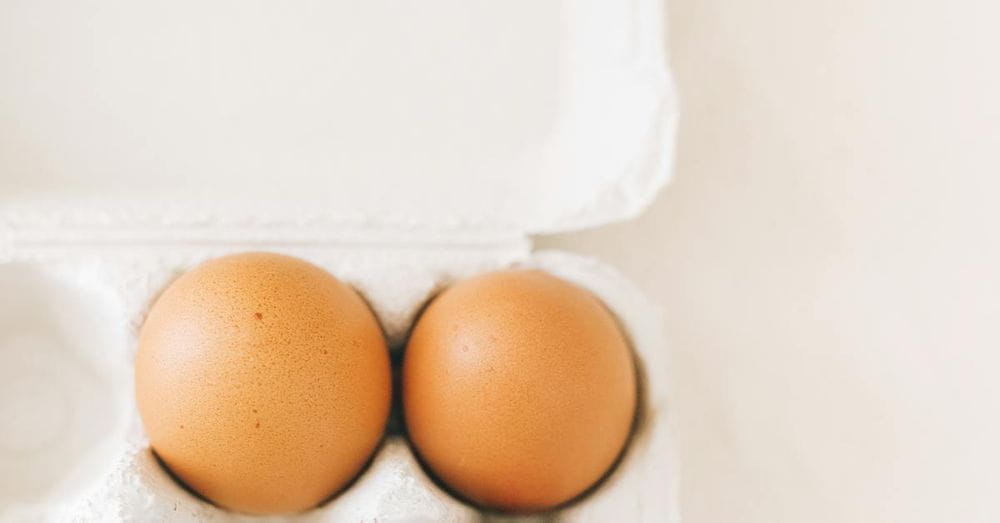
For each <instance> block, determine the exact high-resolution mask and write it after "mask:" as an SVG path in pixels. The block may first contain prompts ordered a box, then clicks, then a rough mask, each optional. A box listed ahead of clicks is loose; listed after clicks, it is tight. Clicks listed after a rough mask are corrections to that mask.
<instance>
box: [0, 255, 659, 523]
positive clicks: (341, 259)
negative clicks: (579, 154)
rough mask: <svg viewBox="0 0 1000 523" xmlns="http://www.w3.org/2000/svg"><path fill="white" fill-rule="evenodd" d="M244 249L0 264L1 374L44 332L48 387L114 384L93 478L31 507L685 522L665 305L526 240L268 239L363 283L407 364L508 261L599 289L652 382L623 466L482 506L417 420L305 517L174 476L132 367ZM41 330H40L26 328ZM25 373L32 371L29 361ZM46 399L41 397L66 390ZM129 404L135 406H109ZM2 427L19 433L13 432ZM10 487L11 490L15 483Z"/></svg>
mask: <svg viewBox="0 0 1000 523" xmlns="http://www.w3.org/2000/svg"><path fill="white" fill-rule="evenodd" d="M244 250H247V249H245V248H244V249H236V248H233V249H227V248H222V249H200V248H199V249H186V250H185V249H181V250H174V251H171V252H169V253H168V252H155V251H151V252H147V253H145V254H143V255H141V256H135V255H129V256H119V255H116V254H115V253H107V254H105V255H102V256H100V257H89V259H90V261H88V262H86V263H83V262H75V261H74V262H70V261H69V260H74V259H75V256H74V257H66V260H64V261H63V262H61V263H56V264H43V265H37V264H30V263H23V264H8V265H0V289H4V291H5V293H6V292H9V293H10V294H9V295H10V296H17V299H16V300H13V299H8V300H4V301H3V302H2V305H0V312H2V314H0V320H2V323H0V327H2V332H3V338H2V339H3V345H2V347H3V348H4V350H5V352H4V353H3V354H4V356H3V358H4V361H3V365H2V366H0V369H2V370H0V372H8V370H9V369H13V368H15V367H14V364H16V363H17V362H18V361H19V360H17V359H16V358H15V357H14V356H12V355H13V354H23V353H24V352H23V351H22V352H15V351H12V350H10V349H9V347H8V345H9V344H10V343H15V342H17V341H16V340H18V339H22V340H27V339H32V340H35V342H33V343H35V345H32V347H36V348H35V349H34V351H36V352H37V351H39V350H38V349H37V347H42V348H43V350H41V351H40V352H41V353H44V354H45V355H44V356H43V358H45V359H44V361H43V360H39V361H43V362H44V364H45V365H43V367H44V369H43V371H44V372H51V371H55V372H56V374H46V375H45V376H46V377H47V378H46V379H47V380H48V381H47V382H46V383H51V384H52V385H51V386H50V387H49V388H48V389H46V390H50V391H70V389H69V387H81V386H82V385H81V384H84V385H86V384H88V383H92V384H96V385H94V386H96V390H98V391H104V392H100V393H99V394H98V393H93V394H98V396H100V394H104V396H100V397H101V398H103V401H104V403H102V402H101V401H97V402H89V403H86V404H85V405H84V406H83V407H81V408H82V409H84V410H81V411H80V412H81V415H87V416H91V417H92V419H104V418H101V416H110V417H109V418H108V420H109V421H107V422H106V423H103V424H97V425H95V426H94V427H93V428H90V429H88V430H90V431H91V432H86V431H84V432H81V434H84V433H86V434H91V436H89V437H91V438H93V439H94V440H95V441H97V443H99V445H98V446H100V448H99V449H97V450H95V452H94V453H93V455H92V457H91V458H88V459H90V461H89V462H88V463H89V465H88V466H85V467H83V468H82V469H81V470H83V471H84V473H82V475H79V478H78V479H79V481H78V482H77V484H80V485H86V487H85V488H80V489H77V490H76V491H74V492H73V493H68V494H62V493H61V491H60V494H59V496H60V497H59V499H58V500H56V497H50V498H46V499H44V500H42V503H41V504H35V505H33V506H31V507H28V509H30V510H29V511H28V512H26V514H31V515H32V517H38V518H39V519H45V518H47V519H48V520H58V521H62V520H66V519H72V520H74V521H109V520H111V521H150V520H157V521H316V522H340V521H344V522H347V521H351V522H353V521H372V520H378V521H454V522H465V521H536V520H544V521H667V522H673V521H677V520H678V516H677V512H676V511H677V506H676V503H675V498H674V497H673V496H674V495H675V482H676V479H675V478H676V476H675V468H676V466H675V462H674V458H673V455H672V453H671V444H670V435H669V431H668V428H667V423H666V413H665V408H666V406H665V401H666V398H665V393H666V388H665V383H666V375H665V374H666V361H665V353H664V350H663V342H662V337H661V333H660V325H659V318H658V316H657V315H656V314H655V308H654V307H653V306H652V305H650V304H649V303H648V302H647V301H646V300H645V298H644V297H643V296H642V294H641V292H640V291H638V290H637V289H636V288H635V287H634V286H633V285H631V284H630V283H629V282H627V281H626V280H624V279H623V278H622V277H621V276H620V275H618V274H617V273H616V272H615V271H614V270H613V269H611V268H609V267H607V266H605V265H602V264H600V263H599V262H596V261H594V260H591V259H588V258H584V257H580V256H576V255H572V254H569V253H560V252H541V253H529V252H526V251H525V250H520V249H506V250H499V251H475V250H473V251H471V252H470V251H461V252H459V251H456V252H428V251H417V250H391V249H390V250H386V249H379V250H368V251H365V250H357V249H344V250H340V249H318V248H301V247H299V248H287V247H281V246H274V247H271V246H268V247H266V250H271V251H275V252H281V253H284V254H289V255H293V256H299V257H302V258H304V259H307V260H309V261H311V262H313V263H316V264H317V265H319V266H321V267H323V268H324V269H326V270H328V271H330V272H331V273H332V274H335V275H336V276H337V277H338V278H340V279H342V280H343V281H345V282H348V283H349V284H351V285H352V286H354V287H355V289H357V290H358V291H359V292H360V293H361V294H362V295H363V296H364V297H365V299H366V300H367V301H368V303H369V305H370V306H371V307H372V309H373V310H374V311H375V312H376V316H377V317H378V319H379V321H380V323H381V325H382V327H383V329H384V331H385V333H386V336H387V338H388V339H389V340H390V350H391V351H393V360H395V361H398V360H399V358H400V351H402V350H403V347H404V342H405V339H406V336H407V333H408V332H409V330H410V328H411V327H412V323H413V321H414V320H415V319H416V317H417V315H418V313H419V311H420V310H421V309H422V308H423V307H424V306H425V305H426V304H427V303H428V301H429V300H430V299H432V298H433V296H434V295H436V294H437V293H438V292H439V291H440V290H442V289H443V288H445V287H447V286H448V285H450V284H452V283H454V282H456V281H459V280H461V279H464V278H467V277H470V276H473V275H476V274H479V273H482V272H487V271H492V270H497V269H503V268H508V267H529V268H537V269H541V270H544V271H547V272H549V273H551V274H553V275H555V276H558V277H561V278H564V279H566V280H568V281H571V282H573V283H576V284H578V285H580V286H582V287H583V288H586V289H588V290H589V291H591V292H593V293H594V294H595V295H596V296H598V297H599V298H600V299H601V300H602V301H603V302H604V304H605V305H606V306H607V307H608V309H609V310H610V311H612V313H613V314H614V315H615V316H616V318H617V319H618V321H619V323H620V325H621V327H622V328H623V329H624V331H625V333H626V335H627V336H628V338H629V339H630V341H631V345H632V349H633V353H634V355H635V358H636V363H637V366H638V369H639V370H638V372H639V378H640V380H639V382H640V396H639V411H638V416H639V419H638V421H637V423H636V426H635V427H636V428H635V430H634V433H633V434H632V436H631V437H630V440H629V443H628V445H627V447H626V449H625V450H624V452H623V455H622V456H621V458H620V459H619V462H618V463H617V464H616V465H615V467H614V468H613V469H612V470H611V471H610V473H609V474H608V475H607V476H606V477H604V478H603V479H602V480H601V481H600V482H599V483H598V484H597V485H596V486H595V487H594V488H592V489H591V490H589V491H588V492H586V493H585V494H584V495H582V496H581V497H579V498H577V499H575V500H573V501H572V502H570V503H568V504H567V505H565V506H563V507H560V508H558V509H556V510H553V511H550V512H546V513H543V514H536V515H531V516H514V515H506V514H498V513H494V512H490V511H483V510H481V509H480V508H479V507H475V506H472V505H469V504H467V503H465V502H464V501H462V500H461V499H459V498H457V497H454V496H452V495H451V494H449V493H448V492H447V489H446V488H444V487H443V486H441V485H439V484H438V483H437V482H436V481H435V480H434V479H432V478H431V477H430V475H429V474H428V473H427V471H425V470H424V468H423V467H422V466H421V465H420V463H419V462H418V459H417V457H416V455H415V453H414V451H413V449H412V448H411V447H410V445H409V443H408V442H407V441H406V439H405V435H404V434H402V433H403V432H405V429H402V428H401V427H399V426H398V425H396V426H392V427H390V430H389V431H388V432H387V435H386V437H385V438H384V440H383V443H382V445H381V446H380V447H379V449H378V451H377V452H376V454H375V455H374V456H373V457H372V461H371V462H370V463H369V465H368V466H367V467H366V468H365V469H364V471H363V472H362V474H361V475H360V476H359V477H358V478H356V479H355V480H354V481H353V483H351V484H350V486H349V487H348V488H347V489H346V490H344V491H342V492H340V493H338V494H337V495H336V496H334V497H333V498H331V499H330V500H329V501H327V502H326V503H324V504H323V505H321V506H319V507H317V508H316V509H313V510H311V511H308V512H306V513H303V514H299V515H294V516H286V517H267V518H255V517H249V516H244V515H240V514H235V513H232V512H228V511H225V510H223V509H219V508H217V507H215V506H213V505H211V504H209V503H207V502H206V501H203V500H201V499H199V498H198V497H196V496H195V495H194V494H192V493H191V492H189V491H187V490H186V489H185V488H184V487H182V486H181V485H180V484H179V483H177V482H175V481H174V479H173V478H172V477H171V476H170V475H169V474H168V473H167V471H166V470H165V469H164V468H163V467H162V466H161V464H160V463H158V461H157V459H156V458H155V456H154V455H153V453H152V452H151V450H150V449H149V448H148V443H147V441H146V439H145V436H144V435H143V433H142V428H141V425H140V424H139V423H138V416H137V413H136V412H135V407H134V403H133V401H132V395H133V391H132V389H131V386H130V385H131V373H132V370H131V367H130V365H131V361H132V355H133V354H134V349H135V347H134V346H135V341H136V334H137V331H138V327H139V326H140V325H141V322H142V319H143V316H144V315H145V313H146V311H147V310H148V307H149V306H150V305H151V303H152V301H153V300H154V299H155V297H156V296H157V295H158V294H159V292H160V291H162V289H163V288H165V287H166V285H168V284H169V283H170V281H171V280H172V279H173V278H175V277H176V276H178V275H180V274H182V273H183V272H184V271H187V270H189V269H191V268H193V267H194V266H195V265H197V264H198V263H200V262H201V261H203V260H205V259H207V258H210V257H214V256H219V255H222V254H227V253H229V252H238V251H244ZM95 260H96V261H95ZM48 267H56V268H57V269H50V268H48ZM8 289H9V290H8ZM32 332H33V333H36V335H35V336H34V337H31V336H28V335H27V333H32ZM37 333H41V334H37ZM122 334H124V335H122ZM116 336H117V337H116ZM70 362H73V364H72V365H71V363H70ZM69 367H73V368H69ZM77 367H79V368H77ZM19 368H23V367H19ZM80 369H84V370H80ZM95 369H96V370H95ZM122 369H124V371H123V370H122ZM81 373H83V374H81ZM88 373H90V374H88ZM36 374H37V373H36ZM122 374H124V375H122ZM17 375H18V376H24V375H32V374H31V373H30V372H23V371H19V372H18V374H17ZM91 375H92V376H97V378H94V379H90V381H88V379H89V378H87V379H85V378H83V377H80V376H91ZM84 388H85V387H84ZM60 394H61V393H60ZM109 394H113V395H115V396H111V395H109ZM38 397H39V398H40V400H39V401H42V399H44V398H46V397H48V398H51V397H54V395H49V396H44V395H39V396H38ZM92 397H93V396H92ZM6 398H7V396H5V397H4V401H6ZM44 401H50V400H44ZM116 402H118V403H117V404H118V405H126V406H125V407H121V408H118V407H116V408H115V409H112V408H111V407H108V405H112V404H116ZM122 402H124V403H122ZM397 403H398V402H397ZM5 405H6V404H5ZM38 407H39V409H41V410H45V408H46V407H45V406H43V405H40V404H39V406H38ZM4 408H7V407H6V406H5V407H4ZM86 409H91V410H86ZM102 409H103V410H102ZM116 409H117V410H116ZM396 414H398V413H394V416H393V417H396ZM123 420H130V421H131V425H130V429H129V431H128V434H123V432H124V431H123V430H122V429H121V427H122V425H123ZM43 422H45V423H48V422H49V418H46V417H40V418H39V421H38V423H39V424H41V423H43ZM0 423H4V421H3V420H0ZM390 424H392V422H390ZM39 426H41V425H39ZM5 430H6V427H5ZM594 430H600V428H599V427H595V428H594ZM10 434H11V435H14V434H19V433H17V432H11V433H10ZM94 434H96V436H95V435H94ZM3 437H4V438H10V437H13V436H10V435H8V434H7V433H6V432H4V433H3ZM88 441H90V440H88ZM52 455H53V456H55V455H56V453H52ZM59 455H60V456H65V454H59ZM4 459H9V458H6V457H5V458H4ZM53 459H56V458H53ZM58 459H66V458H58ZM12 463H13V462H12ZM33 463H34V462H33ZM53 481H55V480H53ZM3 492H4V495H6V496H10V495H11V494H10V493H13V492H14V491H13V490H4V491H3ZM79 492H82V493H83V495H82V497H81V496H80V495H79ZM52 496H56V494H55V493H53V494H52ZM56 501H58V502H56ZM0 514H3V513H2V512H0Z"/></svg>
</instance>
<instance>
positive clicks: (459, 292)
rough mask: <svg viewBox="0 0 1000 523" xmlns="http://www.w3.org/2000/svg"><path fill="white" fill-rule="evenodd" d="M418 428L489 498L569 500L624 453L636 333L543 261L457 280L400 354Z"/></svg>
mask: <svg viewBox="0 0 1000 523" xmlns="http://www.w3.org/2000/svg"><path fill="white" fill-rule="evenodd" d="M403 406H404V414H405V417H406V426H407V430H408V432H409V437H410V440H411V441H412V442H413V444H414V445H415V447H416V449H417V451H418V453H419V454H420V456H421V458H422V459H423V461H424V462H425V463H426V464H427V466H428V467H429V468H430V469H431V470H432V472H433V473H434V474H435V475H436V476H437V477H438V478H439V479H440V480H441V481H443V482H444V483H445V484H447V485H448V486H450V487H451V488H452V489H453V490H454V491H455V492H457V493H458V494H459V495H461V496H463V497H466V498H468V499H469V500H471V501H473V502H475V503H478V504H480V505H485V506H487V507H491V508H496V509H501V510H507V511H513V512H527V511H537V510H544V509H548V508H552V507H554V506H557V505H560V504H562V503H565V502H567V501H569V500H571V499H573V498H574V497H576V496H577V495H579V494H581V493H582V492H584V491H585V490H586V489H587V488H588V487H590V486H592V485H594V484H595V482H597V481H598V480H599V479H600V478H601V477H602V476H603V475H604V474H605V473H606V472H607V471H608V470H609V468H610V467H611V466H612V465H613V464H614V463H615V461H616V459H617V457H618V456H619V455H620V454H621V452H622V449H623V447H624V446H625V443H626V441H627V440H628V437H629V433H630V431H631V427H632V422H633V418H634V415H635V410H636V378H635V367H634V364H633V361H632V356H631V352H630V350H629V347H628V344H627V342H626V340H625V337H624V336H623V334H622V332H621V331H620V330H619V328H618V325H617V324H616V322H615V320H614V318H612V316H611V314H610V313H609V312H608V311H607V310H606V309H605V308H604V306H603V305H602V304H601V303H600V302H599V301H598V300H597V299H596V298H595V297H594V296H593V295H591V294H590V293H588V292H587V291H584V290H583V289H581V288H579V287H577V286H575V285H572V284H570V283H568V282H566V281H563V280H560V279H558V278H555V277H553V276H551V275H548V274H546V273H543V272H540V271H533V270H532V271H529V270H512V271H505V272H497V273H492V274H487V275H483V276H479V277H476V278H473V279H471V280H467V281H465V282H462V283H459V284H457V285H455V286H453V287H451V288H449V289H448V290H446V291H445V292H444V293H443V294H441V295H440V296H438V297H437V298H436V299H434V300H433V301H432V302H431V304H430V306H429V307H428V308H427V309H426V311H425V312H424V313H423V315H422V316H421V317H420V319H419V321H418V323H417V325H416V328H415V329H414V331H413V333H412V335H411V338H410V341H409V343H408V345H407V347H406V352H405V354H404V358H403Z"/></svg>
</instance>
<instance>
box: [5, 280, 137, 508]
mask: <svg viewBox="0 0 1000 523" xmlns="http://www.w3.org/2000/svg"><path fill="white" fill-rule="evenodd" d="M0 289H2V291H0V292H2V294H0V471H3V472H2V474H0V519H4V518H5V517H7V516H11V517H12V518H13V517H18V516H15V514H23V513H30V512H32V511H33V510H35V509H38V508H39V507H46V508H48V507H52V506H57V505H59V504H61V503H63V502H65V501H66V500H70V499H73V498H74V497H76V496H79V495H81V494H82V493H83V492H84V491H86V490H87V489H88V488H89V487H90V486H91V484H93V483H94V482H95V481H97V480H98V479H99V478H101V477H102V476H103V475H104V474H106V473H107V471H108V470H109V468H110V466H111V463H112V461H113V458H114V456H115V454H116V453H118V452H120V449H121V448H122V446H123V443H124V439H125V428H126V425H127V414H128V411H129V404H130V402H131V387H130V386H129V385H128V384H129V379H130V371H129V370H128V365H127V362H125V361H123V358H122V355H123V354H124V351H123V350H122V348H123V347H124V345H125V343H126V339H125V337H124V336H122V332H123V329H122V328H121V325H120V324H119V323H118V321H117V320H118V315H117V314H116V312H115V310H114V308H115V303H114V301H113V300H112V299H111V298H110V296H109V295H108V294H107V293H106V292H102V290H101V289H99V288H87V287H85V286H82V285H78V284H77V283H76V282H74V281H73V280H72V278H67V277H66V273H65V272H64V271H62V270H61V269H60V268H59V267H55V266H46V265H39V264H28V263H6V264H0Z"/></svg>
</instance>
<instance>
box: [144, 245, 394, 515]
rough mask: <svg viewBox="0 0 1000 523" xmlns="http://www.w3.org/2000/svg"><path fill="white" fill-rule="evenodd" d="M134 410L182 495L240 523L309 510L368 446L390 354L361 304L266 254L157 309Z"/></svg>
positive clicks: (380, 421) (210, 272)
mask: <svg viewBox="0 0 1000 523" xmlns="http://www.w3.org/2000/svg"><path fill="white" fill-rule="evenodd" d="M135 371H136V376H135V381H136V398H137V401H138V407H139V411H140V413H141V415H142V420H143V424H144V426H145V428H146V433H147V434H148V436H149V440H150V443H151V444H152V447H153V449H154V450H155V451H156V453H157V454H158V455H159V456H160V458H161V459H162V460H163V462H164V463H165V464H166V465H167V467H168V468H169V469H170V471H172V472H173V474H175V475H176V476H177V477H178V478H179V479H180V480H181V481H182V482H184V483H185V484H186V485H188V486H189V487H190V488H192V489H193V490H194V491H196V492H198V493H199V494H201V495H202V496H204V497H205V498H207V499H208V500H209V501H212V502H213V503H215V504H217V505H219V506H221V507H223V508H227V509H231V510H234V511H238V512H244V513H252V514H263V513H290V512H298V511H302V510H306V509H309V508H311V507H314V506H316V505H317V504H319V503H321V502H322V501H324V500H325V499H327V498H329V497H330V496H331V495H333V494H334V493H336V492H337V491H339V490H340V489H341V488H342V487H344V486H345V485H346V484H347V483H348V482H349V481H350V480H351V479H352V478H354V476H355V475H356V474H357V473H358V472H359V470H360V469H361V468H362V466H363V465H364V464H365V463H366V461H367V460H368V459H369V457H370V456H371V454H372V451H373V450H374V449H375V447H376V446H377V445H378V443H379V441H380V439H381V437H382V433H383V430H384V428H385V423H386V418H387V416H388V413H389V404H390V401H391V393H390V387H391V378H390V366H389V358H388V352H387V350H386V344H385V340H384V337H383V335H382V332H381V330H380V327H379V325H378V323H377V321H376V319H375V317H374V315H373V314H372V312H371V310H370V309H369V308H368V306H367V304H366V303H365V302H364V301H363V300H362V299H361V297H360V296H358V294H357V293H356V292H355V291H354V290H353V289H351V288H350V287H348V286H347V285H345V284H343V283H341V282H340V281H338V280H337V279H336V278H334V277H333V276H331V275H330V274H329V273H327V272H325V271H323V270H322V269H320V268H318V267H316V266H314V265H312V264H310V263H308V262H305V261H303V260H299V259H296V258H291V257H288V256H281V255H277V254H268V253H248V254H237V255H231V256H226V257H222V258H218V259H215V260H211V261H208V262H206V263H204V264H202V265H200V266H199V267H197V268H195V269H194V270H192V271H190V272H188V273H187V274H185V275H183V276H182V277H180V278H179V279H178V280H177V281H175V282H174V283H173V284H172V285H170V286H169V287H168V288H167V289H166V291H165V292H164V293H163V294H162V295H161V296H160V297H159V299H158V300H157V301H156V302H155V304H154V306H153V308H152V310H151V311H150V312H149V315H148V317H147V319H146V321H145V323H144V325H143V327H142V330H141V333H140V337H139V349H138V354H137V356H136V364H135Z"/></svg>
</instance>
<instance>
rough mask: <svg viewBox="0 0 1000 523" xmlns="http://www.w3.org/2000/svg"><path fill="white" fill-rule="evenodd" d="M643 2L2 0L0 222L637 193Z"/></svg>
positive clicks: (323, 223)
mask: <svg viewBox="0 0 1000 523" xmlns="http://www.w3.org/2000/svg"><path fill="white" fill-rule="evenodd" d="M662 18H663V17H662V12H661V5H660V1H659V0H632V1H622V2H605V1H600V0H587V1H574V2H534V1H529V0H515V1H504V2H496V1H487V0H477V1H469V0H429V1H424V2H404V1H392V0H374V1H369V2H329V1H325V0H323V1H321V0H314V1H305V0H294V1H292V2H265V1H219V0H210V1H203V0H181V1H177V2H145V1H141V2H135V1H133V0H102V1H100V2H62V1H57V0H36V1H33V2H8V3H5V4H3V6H2V7H0V227H3V226H6V227H7V228H8V229H20V230H22V231H23V230H24V229H25V228H29V229H30V228H32V227H35V228H46V227H48V228H59V229H64V228H66V227H69V228H73V227H76V228H80V229H114V228H116V227H118V228H121V227H124V226H127V227H130V228H132V229H137V228H142V227H171V226H181V225H183V226H189V227H195V228H197V227H204V228H215V227H228V228H229V229H228V230H232V228H233V227H234V226H236V227H239V226H244V225H261V224H264V225H271V226H293V227H294V226H301V225H303V224H308V225H309V226H311V227H314V228H315V229H319V230H323V229H330V230H334V229H344V228H351V227H359V226H363V227H366V228H371V229H399V228H406V229H427V230H434V231H439V232H440V231H465V232H470V231H488V230H491V231H503V232H506V233H517V234H525V233H539V232H555V231H565V230H572V229H578V228H584V227H588V226H593V225H597V224H601V223H606V222H610V221H614V220H619V219H624V218H627V217H630V216H632V215H634V214H636V213H637V212H639V211H640V210H641V209H642V208H643V207H644V206H645V205H646V204H647V203H648V202H649V201H650V200H651V199H652V198H653V196H654V195H655V193H656V191H657V189H658V188H659V187H660V186H661V185H662V184H664V183H665V182H666V180H667V178H668V177H669V171H670V165H671V159H672V151H673V139H674V128H675V116H676V109H675V99H674V93H673V85H672V83H671V79H670V76H669V72H668V69H667V66H666V60H665V58H664V51H663V44H664V42H663V38H662V30H661V24H662V21H663V20H662Z"/></svg>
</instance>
